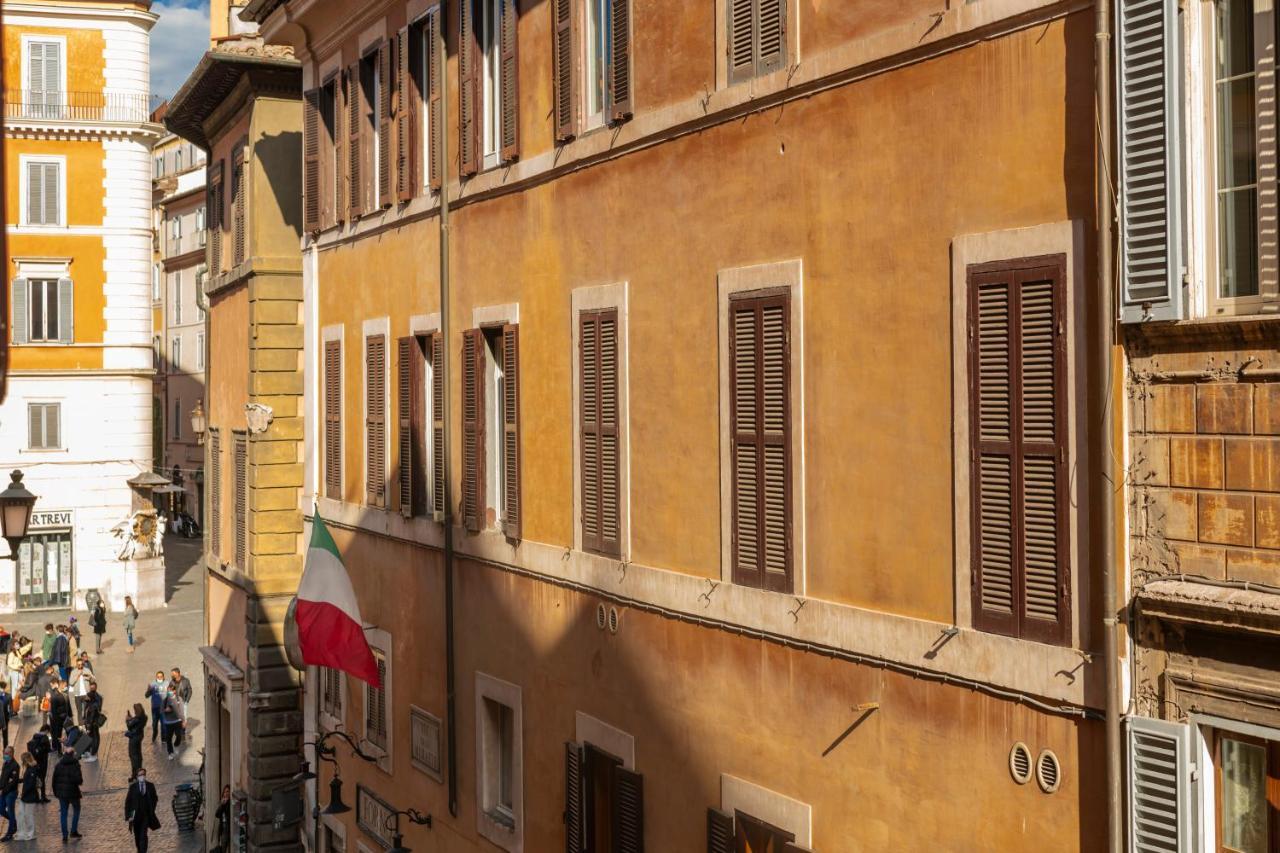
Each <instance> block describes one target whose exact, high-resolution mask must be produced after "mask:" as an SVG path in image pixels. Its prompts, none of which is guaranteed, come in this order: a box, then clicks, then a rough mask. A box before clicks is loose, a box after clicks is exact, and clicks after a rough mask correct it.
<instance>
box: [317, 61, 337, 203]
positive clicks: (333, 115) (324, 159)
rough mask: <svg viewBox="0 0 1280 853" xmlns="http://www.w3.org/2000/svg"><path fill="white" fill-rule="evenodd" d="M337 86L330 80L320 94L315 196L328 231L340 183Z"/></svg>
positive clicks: (335, 81)
mask: <svg viewBox="0 0 1280 853" xmlns="http://www.w3.org/2000/svg"><path fill="white" fill-rule="evenodd" d="M338 107H339V103H338V82H337V80H336V79H334V78H330V79H329V80H328V81H327V82H326V83H325V84H324V85H323V86H321V87H320V90H319V92H318V94H317V109H318V113H319V120H318V122H317V124H318V128H317V129H318V132H319V136H320V140H319V146H318V147H319V152H318V163H317V168H316V171H317V172H318V173H319V174H318V177H317V179H316V187H317V189H316V193H317V196H318V198H319V209H318V211H317V215H318V216H319V220H318V227H319V228H327V227H329V226H330V225H333V224H334V222H335V220H336V213H335V211H336V210H337V198H338V194H339V193H338V186H337V184H338V181H339V180H340V179H339V178H338V177H337V161H336V156H337V154H336V152H337V146H336V143H337V141H338V135H337V133H338V126H337V125H338Z"/></svg>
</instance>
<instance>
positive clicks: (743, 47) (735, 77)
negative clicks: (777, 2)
mask: <svg viewBox="0 0 1280 853" xmlns="http://www.w3.org/2000/svg"><path fill="white" fill-rule="evenodd" d="M758 2H759V0H725V8H726V11H727V13H728V18H729V20H728V23H727V26H726V29H725V36H726V38H727V40H728V44H727V46H726V53H727V54H728V58H729V83H730V84H731V85H732V84H734V83H741V82H742V81H743V80H750V79H751V77H752V76H753V75H754V74H755V43H756V35H755V18H756V8H757V3H758Z"/></svg>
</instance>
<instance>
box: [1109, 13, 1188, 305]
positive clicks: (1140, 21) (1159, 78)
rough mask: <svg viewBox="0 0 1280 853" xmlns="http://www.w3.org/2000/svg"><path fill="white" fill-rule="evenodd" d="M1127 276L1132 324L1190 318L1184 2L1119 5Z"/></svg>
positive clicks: (1123, 263)
mask: <svg viewBox="0 0 1280 853" xmlns="http://www.w3.org/2000/svg"><path fill="white" fill-rule="evenodd" d="M1117 9H1118V18H1119V20H1118V24H1117V33H1118V39H1119V42H1118V61H1117V63H1116V66H1117V69H1118V72H1119V77H1120V79H1119V83H1118V100H1119V103H1118V104H1117V106H1118V107H1119V110H1118V112H1119V119H1120V139H1119V160H1120V162H1119V167H1120V274H1121V302H1122V319H1123V320H1124V322H1126V323H1140V322H1147V321H1151V320H1177V319H1180V318H1181V317H1182V316H1183V294H1182V174H1181V158H1180V150H1181V145H1180V142H1181V140H1180V138H1179V104H1180V100H1179V90H1180V86H1179V76H1180V69H1179V62H1178V56H1179V51H1178V6H1177V0H1120V3H1119V4H1118V6H1117Z"/></svg>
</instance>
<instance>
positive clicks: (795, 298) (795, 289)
mask: <svg viewBox="0 0 1280 853" xmlns="http://www.w3.org/2000/svg"><path fill="white" fill-rule="evenodd" d="M792 5H795V4H792ZM716 279H717V288H718V294H717V295H718V308H717V311H716V314H717V322H718V325H719V343H718V345H717V356H718V360H719V362H720V579H721V581H722V582H724V583H726V584H731V583H733V504H734V501H733V459H732V457H731V454H732V452H733V451H732V447H733V441H732V435H733V430H732V423H731V417H730V410H731V404H732V397H731V389H730V387H729V367H730V365H729V302H730V299H731V297H733V296H737V295H742V294H749V293H751V292H753V291H760V290H769V289H771V288H777V287H786V288H788V290H789V291H790V308H789V310H790V315H791V325H790V329H789V331H790V333H791V341H790V343H791V357H790V365H789V370H790V380H791V399H790V401H789V403H790V406H791V424H790V426H791V448H790V449H791V531H792V542H791V565H792V572H791V576H792V591H791V592H790V593H786V595H788V596H794V597H796V598H803V597H804V594H805V491H804V482H805V477H804V447H805V441H804V423H805V409H804V262H803V261H801V260H800V259H799V258H797V259H794V260H787V261H777V262H772V263H764V264H756V265H754V266H745V267H729V268H727V269H722V270H720V272H719V273H718V274H717V276H716Z"/></svg>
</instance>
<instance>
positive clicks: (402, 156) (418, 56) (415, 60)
mask: <svg viewBox="0 0 1280 853" xmlns="http://www.w3.org/2000/svg"><path fill="white" fill-rule="evenodd" d="M418 34H419V30H418V28H416V27H415V28H412V29H411V28H409V27H405V28H404V29H402V30H400V35H399V36H398V37H397V39H396V58H397V59H398V60H399V62H398V63H397V64H396V67H397V69H398V70H397V71H396V198H398V199H399V200H400V201H409V200H410V199H412V198H413V197H414V196H415V195H417V189H418V186H419V184H420V183H421V179H418V180H415V177H414V176H415V173H416V170H415V161H417V159H418V157H417V156H416V152H420V151H421V150H422V143H421V142H420V141H419V133H418V129H419V127H418V125H419V119H418V102H419V100H420V99H421V98H422V94H421V93H420V92H419V90H418V78H417V75H415V74H414V69H415V68H417V67H419V65H420V64H421V62H422V53H421V41H420V39H419V38H415V37H414V36H417V35H418Z"/></svg>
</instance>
